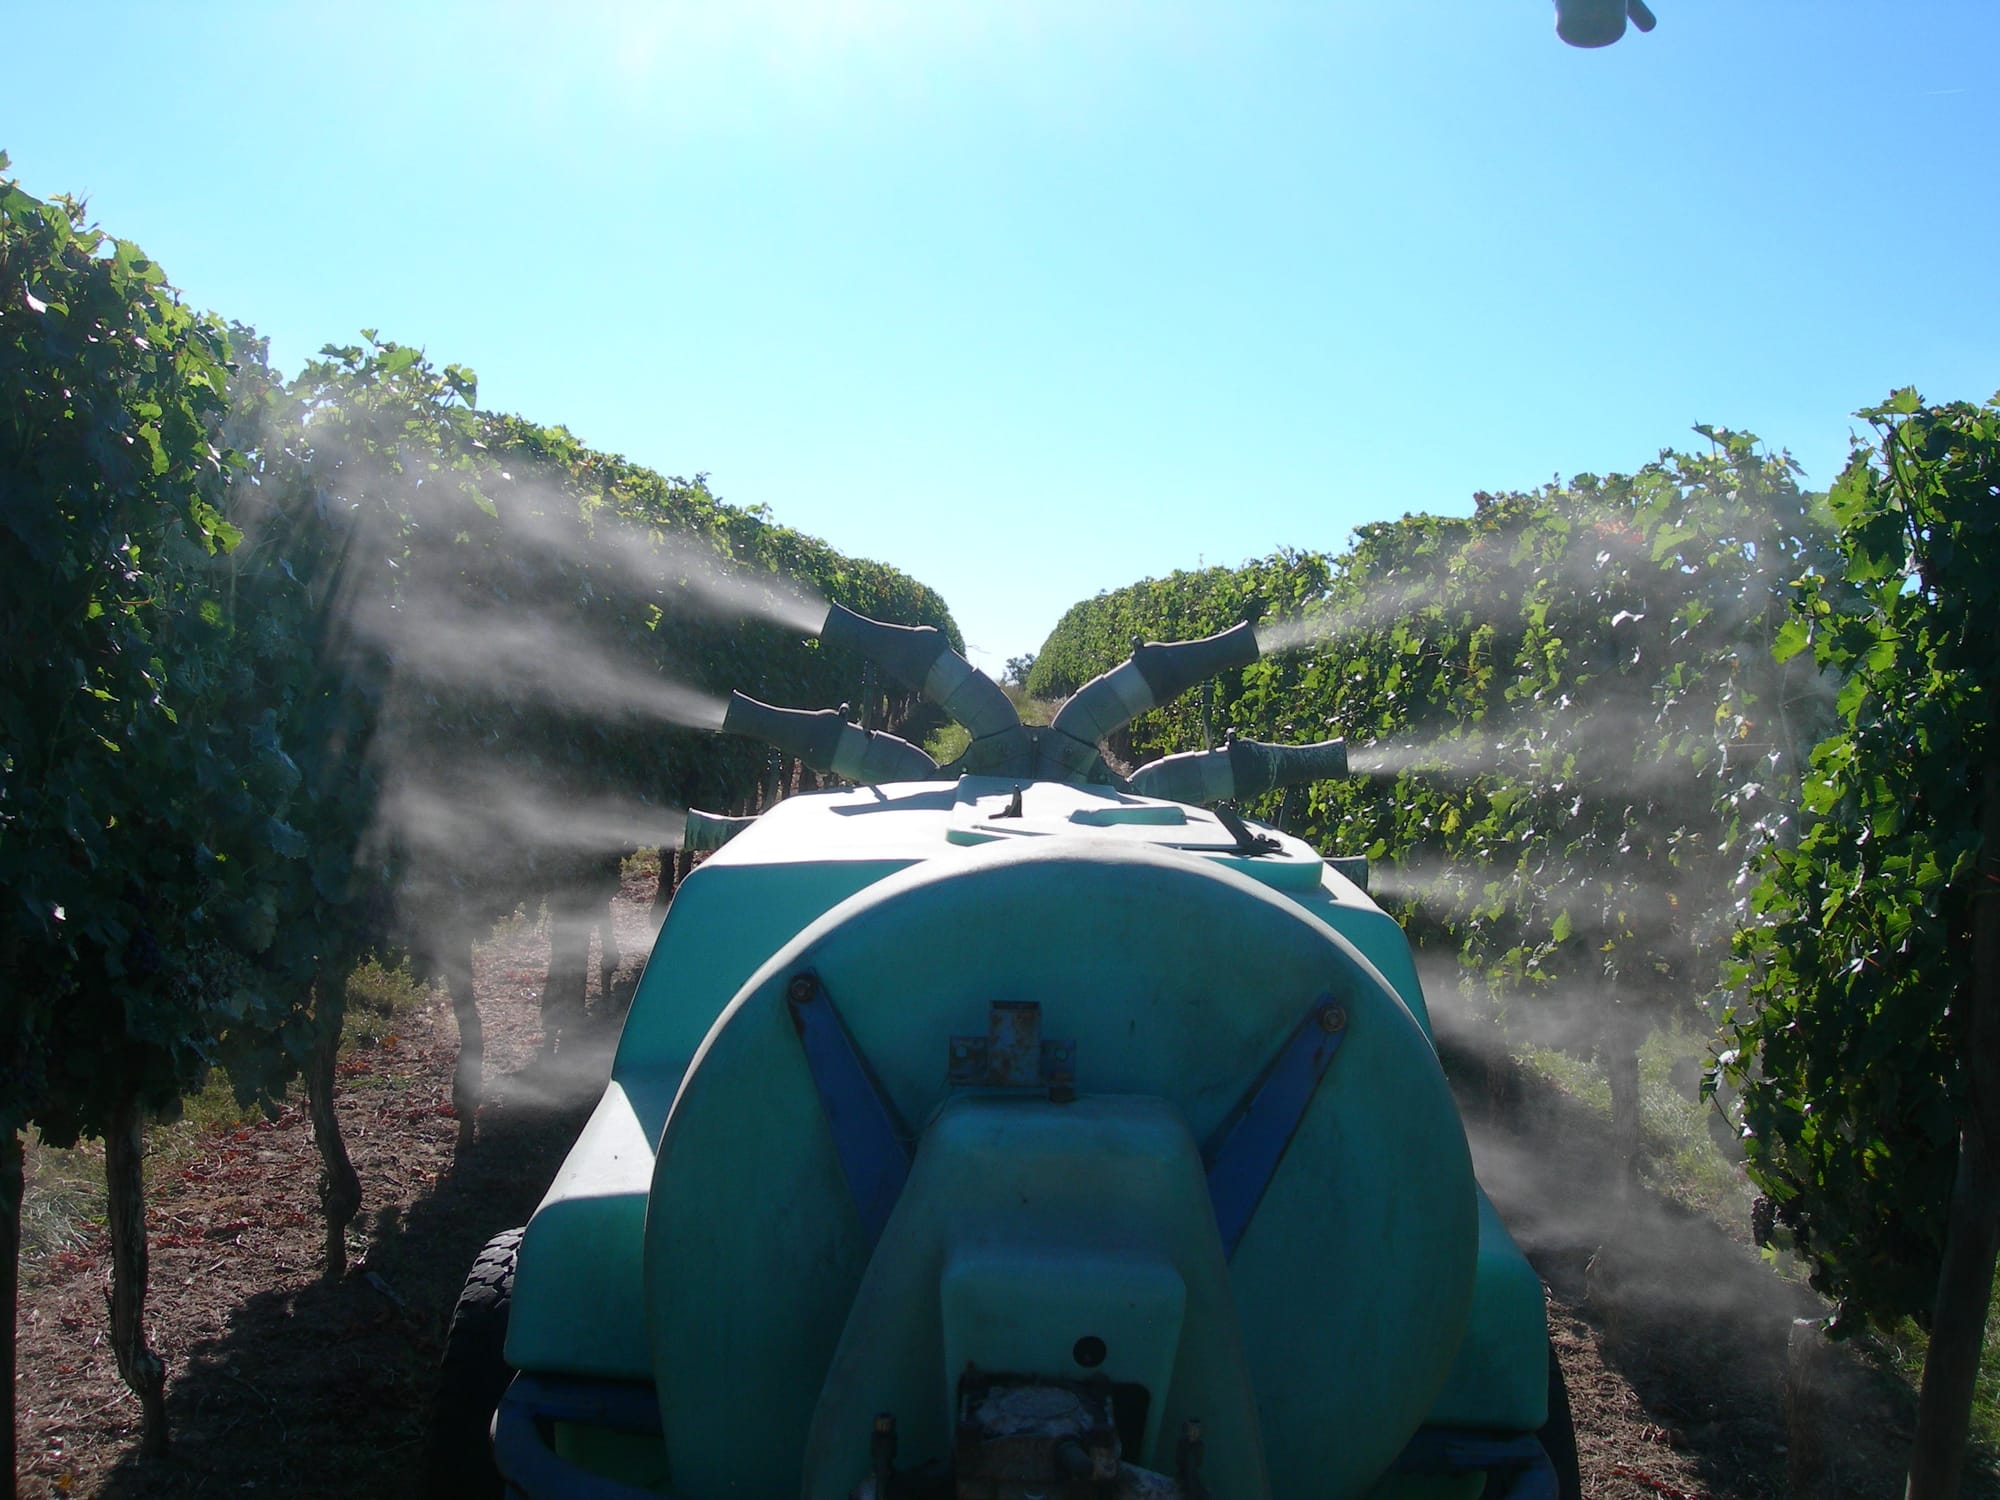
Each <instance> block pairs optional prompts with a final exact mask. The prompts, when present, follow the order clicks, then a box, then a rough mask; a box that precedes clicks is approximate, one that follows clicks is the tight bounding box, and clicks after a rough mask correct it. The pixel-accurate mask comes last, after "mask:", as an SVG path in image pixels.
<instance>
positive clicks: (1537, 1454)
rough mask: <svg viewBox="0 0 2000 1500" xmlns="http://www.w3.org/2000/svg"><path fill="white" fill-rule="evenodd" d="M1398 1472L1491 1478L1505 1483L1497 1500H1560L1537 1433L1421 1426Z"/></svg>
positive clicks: (1399, 1462)
mask: <svg viewBox="0 0 2000 1500" xmlns="http://www.w3.org/2000/svg"><path fill="white" fill-rule="evenodd" d="M1394 1472H1395V1473H1398V1474H1487V1475H1491V1476H1493V1477H1494V1478H1497V1479H1499V1480H1501V1482H1502V1484H1501V1487H1500V1488H1497V1489H1496V1488H1495V1487H1494V1486H1492V1485H1491V1484H1489V1485H1488V1486H1487V1490H1486V1493H1487V1494H1489V1495H1493V1496H1496V1497H1497V1500H1557V1496H1558V1494H1559V1493H1560V1487H1559V1486H1558V1485H1557V1483H1556V1469H1555V1465H1554V1464H1552V1463H1550V1462H1549V1455H1548V1451H1547V1450H1546V1449H1545V1448H1543V1447H1542V1444H1541V1440H1540V1439H1539V1438H1537V1437H1536V1436H1535V1435H1534V1434H1533V1433H1532V1432H1524V1433H1516V1434H1511V1435H1510V1434H1505V1433H1494V1432H1479V1431H1475V1430H1473V1429H1470V1428H1458V1427H1420V1428H1418V1429H1417V1434H1416V1436H1415V1437H1413V1438H1411V1439H1410V1441H1409V1444H1408V1446H1406V1447H1405V1448H1404V1449H1403V1453H1402V1456H1401V1457H1400V1458H1398V1459H1397V1460H1396V1462H1395V1465H1394Z"/></svg>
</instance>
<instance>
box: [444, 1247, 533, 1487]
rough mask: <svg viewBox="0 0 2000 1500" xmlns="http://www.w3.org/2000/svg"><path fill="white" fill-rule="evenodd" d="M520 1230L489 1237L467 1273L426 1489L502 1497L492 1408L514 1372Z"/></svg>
mask: <svg viewBox="0 0 2000 1500" xmlns="http://www.w3.org/2000/svg"><path fill="white" fill-rule="evenodd" d="M520 1249H521V1231H520V1230H518V1229H510V1230H508V1231H507V1232H506V1233H504V1234H496V1235H495V1236H493V1238H492V1239H490V1240H488V1241H487V1242H486V1248H485V1249H484V1250H482V1251H480V1252H479V1258H478V1259H477V1260H475V1261H474V1262H473V1263H472V1274H471V1275H469V1276H467V1277H466V1278H465V1290H464V1291H462V1292H460V1293H459V1294H458V1305H457V1307H455V1308H454V1309H453V1310H452V1314H451V1329H450V1331H449V1332H447V1333H446V1334H445V1340H444V1358H443V1360H442V1361H441V1362H440V1364H439V1366H438V1387H437V1400H436V1402H435V1403H434V1404H433V1406H432V1408H431V1430H430V1441H429V1443H428V1444H427V1446H426V1448H425V1451H424V1493H425V1494H427V1495H435V1496H450V1497H453V1500H499V1496H500V1492H501V1491H500V1471H499V1470H498V1469H497V1468H495V1467H494V1465H493V1442H492V1436H491V1433H492V1427H493V1413H494V1412H495V1411H497V1410H498V1409H499V1407H500V1398H501V1397H502V1396H503V1395H505V1394H506V1391H507V1384H508V1382H509V1381H511V1380H512V1379H513V1378H514V1371H513V1369H512V1368H511V1367H510V1366H509V1365H508V1363H507V1355H506V1346H507V1313H508V1310H509V1308H510V1306H511V1304H512V1303H513V1300H514V1260H515V1257H516V1256H517V1255H518V1254H519V1253H520Z"/></svg>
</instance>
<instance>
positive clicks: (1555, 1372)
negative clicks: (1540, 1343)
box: [1537, 1345, 1583, 1500]
mask: <svg viewBox="0 0 2000 1500" xmlns="http://www.w3.org/2000/svg"><path fill="white" fill-rule="evenodd" d="M1537 1436H1539V1437H1540V1438H1541V1440H1542V1451H1543V1452H1544V1453H1546V1454H1548V1456H1549V1463H1550V1464H1551V1465H1553V1466H1554V1468H1555V1471H1556V1500H1583V1471H1582V1469H1581V1468H1580V1467H1579V1466H1578V1464H1577V1460H1576V1419H1575V1418H1574V1417H1573V1416H1571V1415H1570V1410H1569V1383H1568V1382H1567V1381H1566V1380H1564V1379H1563V1367H1562V1361H1561V1360H1559V1359H1557V1358H1556V1351H1555V1347H1554V1346H1553V1345H1551V1346H1550V1347H1549V1419H1548V1421H1546V1422H1544V1423H1543V1424H1542V1430H1541V1432H1540V1433H1538V1434H1537Z"/></svg>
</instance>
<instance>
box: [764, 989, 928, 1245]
mask: <svg viewBox="0 0 2000 1500" xmlns="http://www.w3.org/2000/svg"><path fill="white" fill-rule="evenodd" d="M785 1003H786V1004H787V1005H788V1006H789V1007H790V1008H791V1012H792V1024H793V1025H794V1026H796V1027H797V1028H798V1032H799V1042H800V1044H801V1045H802V1046H803V1047H804V1048H805V1054H806V1066H807V1067H808V1068H810V1069H811V1070H812V1079H813V1086H814V1087H815V1088H816V1089H818V1090H819V1102H820V1107H821V1108H823V1109H824V1110H825V1111H826V1123H827V1125H828V1126H829V1127H830V1128H831V1129H832V1131H833V1149H834V1151H835V1152H836V1153H837V1154H838V1155H839V1157H840V1170H841V1173H842V1175H843V1176H845V1177H846V1178H847V1189H848V1191H849V1192H850V1193H852V1194H853V1195H854V1207H855V1210H856V1211H857V1212H858V1213H859V1214H860V1215H861V1228H862V1232H863V1233H865V1234H866V1235H867V1236H868V1243H869V1245H870V1246H871V1247H872V1246H873V1245H874V1244H875V1242H876V1241H878V1240H879V1239H881V1238H882V1227H883V1226H884V1225H885V1224H887V1223H888V1222H889V1214H890V1212H891V1211H892V1210H893V1209H894V1208H895V1206H896V1200H897V1199H898V1198H899V1197H901V1196H902V1193H903V1183H904V1181H905V1180H906V1179H907V1178H908V1177H909V1175H910V1156H911V1152H910V1144H909V1141H910V1137H909V1133H908V1132H907V1131H905V1130H904V1129H903V1124H902V1121H901V1120H899V1119H898V1118H897V1117H896V1110H895V1106H893V1105H892V1104H890V1103H889V1101H888V1099H887V1098H886V1097H885V1096H884V1095H883V1093H882V1089H881V1085H879V1084H878V1083H876V1081H875V1076H874V1074H872V1073H871V1072H869V1071H868V1064H867V1063H866V1062H864V1061H863V1060H862V1057H861V1054H860V1053H859V1052H858V1051H856V1050H855V1047H854V1038H853V1037H851V1036H849V1035H848V1034H847V1027H846V1026H845V1025H844V1024H842V1022H841V1019H840V1012H839V1011H837V1010H835V1009H834V1008H833V1001H832V999H831V998H830V997H829V996H828V995H827V993H826V991H825V990H824V989H823V988H821V986H820V982H819V976H818V975H817V974H814V973H812V972H811V971H810V970H805V971H802V972H800V973H797V974H794V975H793V976H792V977H791V980H790V981H789V982H788V983H787V984H786V986H785Z"/></svg>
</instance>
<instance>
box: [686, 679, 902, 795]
mask: <svg viewBox="0 0 2000 1500" xmlns="http://www.w3.org/2000/svg"><path fill="white" fill-rule="evenodd" d="M722 731H723V733H724V734H740V735H743V736H745V737H747V738H749V739H753V740H763V741H764V742H765V743H766V744H769V745H775V746H777V747H778V748H779V749H780V750H782V751H784V752H785V753H786V754H787V755H796V756H797V757H798V758H799V759H800V760H802V761H804V762H805V763H806V764H807V765H809V766H811V767H812V768H813V769H814V770H815V771H831V772H832V773H833V774H834V775H836V776H845V777H846V778H847V779H848V780H849V781H858V782H860V783H861V784H862V785H864V786H873V785H875V784H876V783H877V782H882V781H924V780H927V779H929V778H930V777H933V776H935V775H937V768H938V765H937V762H936V761H934V760H932V759H931V758H930V757H929V756H928V755H926V754H924V752H923V751H921V750H919V749H918V748H917V747H916V746H915V745H912V744H911V743H910V742H909V741H908V740H902V739H898V738H896V736H895V735H893V734H884V733H883V732H882V731H880V730H878V729H863V728H862V727H861V726H860V725H859V724H850V723H848V722H847V721H846V720H845V719H843V718H841V716H840V715H839V714H838V713H836V712H834V710H832V709H830V708H823V709H820V710H818V711H817V712H814V711H812V710H810V709H803V708H773V707H772V706H771V705H770V704H768V703H759V702H758V701H757V700H756V699H755V698H746V697H745V696H744V695H743V694H741V693H731V694H730V695H729V708H728V710H727V711H726V712H725V713H724V714H723V716H722Z"/></svg>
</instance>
